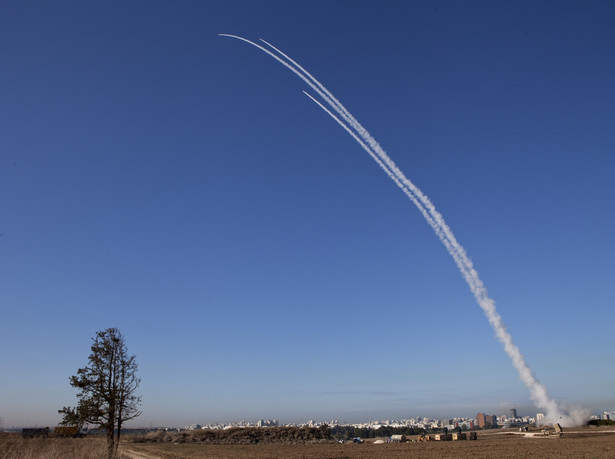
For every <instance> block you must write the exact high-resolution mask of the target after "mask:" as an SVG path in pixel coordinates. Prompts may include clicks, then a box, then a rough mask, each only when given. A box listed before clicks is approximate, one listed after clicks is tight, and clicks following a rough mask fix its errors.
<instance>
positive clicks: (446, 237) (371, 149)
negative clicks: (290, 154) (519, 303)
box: [220, 34, 579, 426]
mask: <svg viewBox="0 0 615 459" xmlns="http://www.w3.org/2000/svg"><path fill="white" fill-rule="evenodd" d="M220 35H221V36H226V37H231V38H236V39H238V40H242V41H244V42H246V43H249V44H251V45H253V46H255V47H257V48H259V49H260V50H261V51H263V52H265V53H267V54H269V55H270V56H271V57H273V58H274V59H276V60H277V61H278V62H280V63H281V64H282V65H284V66H285V67H287V68H288V69H289V70H291V71H292V72H293V73H295V74H296V75H297V76H299V77H300V78H301V79H302V80H303V81H305V82H306V83H307V84H308V85H309V86H310V87H311V88H312V89H313V90H314V91H316V92H317V93H318V95H320V96H321V97H322V98H323V100H324V101H325V102H326V103H327V104H329V106H330V107H331V108H332V109H333V110H334V111H335V112H336V113H337V114H338V115H339V116H340V117H341V118H342V119H343V120H344V121H345V122H346V123H348V124H345V123H344V122H343V121H342V120H340V119H339V118H338V117H337V116H335V115H334V114H333V113H332V112H331V111H330V110H329V109H327V108H326V107H324V106H323V105H322V104H321V103H320V102H318V101H317V100H316V99H314V98H313V97H312V96H311V95H309V94H308V93H306V92H305V91H304V93H305V94H306V95H308V96H309V97H310V98H311V99H312V100H313V101H314V102H315V103H317V104H318V105H319V106H320V107H321V108H322V109H323V110H324V111H325V112H326V113H327V114H329V116H331V117H332V118H333V119H334V120H335V121H336V122H337V123H338V124H340V126H342V127H343V128H344V129H345V130H346V131H347V132H348V133H349V134H350V135H351V136H352V137H353V138H354V139H355V140H356V141H357V142H358V143H359V145H360V146H361V147H362V148H363V149H364V150H366V151H367V152H368V153H369V155H370V156H371V157H372V158H373V159H374V160H375V161H376V163H377V164H378V165H379V166H380V167H381V168H382V169H383V170H384V171H385V173H386V174H387V175H388V176H389V177H390V178H391V179H392V180H393V181H394V182H395V183H396V184H397V185H398V186H399V187H400V188H401V189H402V191H403V192H404V193H405V194H406V195H407V196H408V197H409V198H410V200H411V201H412V202H413V203H414V204H415V206H416V207H417V208H418V209H419V211H420V212H421V214H422V215H423V217H424V218H425V219H426V220H427V222H428V224H429V225H430V226H431V227H432V229H433V230H434V232H435V233H436V235H437V236H438V238H439V239H440V240H441V242H442V243H443V244H444V246H445V247H446V249H447V251H448V252H449V254H450V255H451V257H452V258H453V260H454V261H455V264H456V265H457V267H458V268H459V270H460V272H461V274H462V276H463V278H464V279H465V281H466V283H467V284H468V286H469V287H470V290H471V291H472V293H473V295H474V297H475V299H476V301H477V303H478V305H479V306H480V307H481V309H482V310H483V312H484V314H485V316H486V317H487V319H488V321H489V324H490V325H491V327H492V328H493V330H494V331H495V334H496V337H497V338H498V340H499V341H500V342H501V343H502V345H503V346H504V350H505V351H506V353H507V355H508V356H509V358H510V359H511V360H512V363H513V366H514V367H515V369H516V370H517V372H518V373H519V377H520V379H521V381H522V382H523V383H524V384H525V385H526V386H527V387H528V389H529V391H530V396H531V398H532V400H533V401H534V402H535V403H536V405H537V406H538V408H540V409H541V410H544V411H546V417H547V419H548V421H550V422H559V423H560V424H562V425H565V426H568V425H578V424H577V423H578V422H579V419H578V416H576V415H575V414H576V413H575V414H573V413H570V414H568V413H564V412H563V409H562V408H561V407H560V406H559V405H558V404H557V402H556V401H555V400H553V399H552V398H551V397H550V396H549V394H548V393H547V390H546V387H545V386H544V385H542V384H541V383H540V382H539V381H538V380H537V379H536V377H535V376H534V375H533V373H532V371H531V370H530V368H529V366H528V365H527V363H526V362H525V359H524V358H523V355H522V354H521V352H520V351H519V348H518V347H517V346H516V345H515V344H514V342H513V340H512V337H511V335H510V334H509V333H508V331H507V330H506V327H505V326H504V323H503V321H502V318H501V316H500V315H499V314H498V312H497V311H496V308H495V302H494V301H493V300H492V299H491V298H490V297H489V296H488V294H487V289H486V288H485V286H484V284H483V282H482V281H481V279H480V278H479V276H478V272H477V271H476V269H474V266H473V264H472V261H471V260H470V258H469V257H468V256H467V254H466V251H465V249H464V248H463V246H462V245H461V244H460V243H459V242H458V241H457V239H456V238H455V236H454V234H453V233H452V231H451V229H450V228H449V226H448V225H447V224H446V222H445V221H444V218H443V217H442V215H441V214H440V213H439V212H438V211H437V210H436V208H435V206H434V205H433V203H432V202H431V201H430V200H429V198H428V197H427V196H426V195H425V194H423V193H422V191H421V190H420V189H419V188H418V187H417V186H416V185H414V184H413V183H412V182H411V181H410V180H409V179H408V178H407V177H406V176H405V175H404V173H403V172H402V171H401V170H400V169H399V168H398V167H397V166H396V165H395V163H394V162H393V161H392V160H391V159H390V157H389V156H388V155H387V154H386V152H385V151H384V150H383V149H382V147H381V146H380V145H379V144H378V142H376V140H375V139H374V138H373V137H372V136H371V135H370V134H369V132H368V131H367V130H366V129H365V128H364V127H363V126H362V125H361V124H360V123H359V122H358V121H357V120H356V119H355V118H354V117H353V116H352V114H351V113H350V112H349V111H348V110H347V109H346V108H345V107H344V106H343V105H342V104H341V102H339V101H338V100H337V99H336V98H335V97H334V96H333V94H332V93H331V92H329V91H328V90H327V89H326V88H325V87H324V86H323V85H322V84H321V83H320V82H319V81H318V80H317V79H316V78H315V77H314V76H312V75H311V74H310V73H309V72H308V71H307V70H305V69H304V68H303V67H302V66H300V65H299V64H298V63H297V62H295V61H294V60H293V59H291V58H290V57H289V56H287V55H286V54H284V53H283V52H282V51H280V50H279V49H277V48H276V47H274V46H273V45H271V44H270V43H268V42H266V41H265V40H261V41H262V42H263V43H265V44H266V45H268V46H269V47H271V48H272V49H273V50H274V51H276V52H277V53H278V54H279V55H280V56H282V57H283V58H284V59H286V60H283V59H282V58H280V57H279V56H278V55H275V54H273V53H272V52H271V51H269V50H268V49H266V48H264V47H262V46H260V45H258V44H256V43H254V42H252V41H250V40H247V39H245V38H242V37H239V36H236V35H229V34H220ZM353 130H354V131H353Z"/></svg>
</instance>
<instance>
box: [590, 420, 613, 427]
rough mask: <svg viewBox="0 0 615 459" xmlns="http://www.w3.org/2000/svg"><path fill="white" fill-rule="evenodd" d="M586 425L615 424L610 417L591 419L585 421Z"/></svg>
mask: <svg viewBox="0 0 615 459" xmlns="http://www.w3.org/2000/svg"><path fill="white" fill-rule="evenodd" d="M587 425H588V426H615V421H613V420H612V419H592V420H591V421H589V422H588V423H587Z"/></svg>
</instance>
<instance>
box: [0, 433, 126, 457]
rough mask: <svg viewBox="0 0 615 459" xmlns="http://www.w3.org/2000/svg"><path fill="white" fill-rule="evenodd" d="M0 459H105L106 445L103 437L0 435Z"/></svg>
mask: <svg viewBox="0 0 615 459" xmlns="http://www.w3.org/2000/svg"><path fill="white" fill-rule="evenodd" d="M130 457H131V456H129V455H121V456H120V459H123V458H130ZM0 458H7V459H9V458H10V459H75V458H80V459H106V458H107V443H106V439H105V438H104V437H86V438H22V436H21V434H18V433H0Z"/></svg>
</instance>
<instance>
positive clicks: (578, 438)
mask: <svg viewBox="0 0 615 459" xmlns="http://www.w3.org/2000/svg"><path fill="white" fill-rule="evenodd" d="M123 450H124V451H125V453H128V454H130V452H132V453H133V455H131V457H133V458H135V459H136V458H160V459H180V458H219V459H223V458H224V459H226V458H228V459H231V458H254V459H265V458H297V459H298V458H313V459H321V458H322V459H324V458H339V459H342V458H347V459H355V458H356V459H368V458H391V459H396V458H408V457H413V458H463V457H468V458H469V457H471V458H485V459H487V458H489V459H491V458H494V457H497V458H520V457H534V458H536V457H540V458H560V457H569V458H615V431H613V430H610V431H607V430H600V429H575V432H574V433H573V432H570V433H566V434H565V435H564V438H559V437H556V436H551V437H541V436H538V435H536V436H532V437H530V436H527V437H526V436H524V435H522V434H519V433H515V432H512V431H511V432H501V431H497V433H496V432H494V433H491V432H490V433H482V432H479V434H478V440H476V441H456V442H452V441H446V442H436V441H433V442H426V443H398V444H392V443H384V444H374V443H372V442H366V443H364V444H359V445H357V444H353V443H345V444H314V445H260V444H257V445H204V444H194V443H192V444H191V443H184V444H169V443H154V444H143V443H140V444H130V443H128V444H125V445H124V448H123Z"/></svg>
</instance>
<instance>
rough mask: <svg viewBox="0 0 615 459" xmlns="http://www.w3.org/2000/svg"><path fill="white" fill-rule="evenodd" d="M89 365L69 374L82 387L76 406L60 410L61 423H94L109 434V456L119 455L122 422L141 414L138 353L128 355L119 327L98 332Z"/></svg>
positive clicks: (71, 379)
mask: <svg viewBox="0 0 615 459" xmlns="http://www.w3.org/2000/svg"><path fill="white" fill-rule="evenodd" d="M91 350H92V353H91V354H90V356H89V358H88V365H87V366H86V367H84V368H80V369H79V370H77V374H76V375H75V376H71V377H70V385H71V386H73V387H75V388H77V389H78V390H79V392H78V394H77V398H78V399H79V403H78V405H77V406H76V407H64V408H62V409H61V410H58V412H59V413H60V414H62V415H63V420H62V424H64V425H74V424H77V425H79V426H82V425H84V424H94V425H96V426H97V427H98V428H100V429H104V430H105V431H106V433H107V455H108V458H109V459H111V458H113V457H115V456H116V455H117V451H118V446H119V442H120V434H121V430H122V425H123V424H124V423H125V422H126V421H128V420H130V419H134V418H136V417H137V416H139V415H140V414H141V411H139V410H138V406H139V405H140V403H141V397H140V396H138V395H136V390H137V388H138V387H139V383H140V382H141V379H140V378H138V377H137V363H136V361H135V356H134V355H133V356H128V351H127V349H126V342H125V340H124V336H123V335H122V334H121V333H120V331H119V330H118V329H117V328H108V329H106V330H101V331H99V332H96V336H95V337H94V338H92V347H91Z"/></svg>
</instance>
